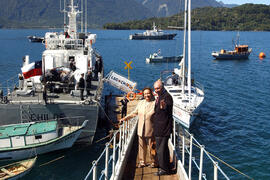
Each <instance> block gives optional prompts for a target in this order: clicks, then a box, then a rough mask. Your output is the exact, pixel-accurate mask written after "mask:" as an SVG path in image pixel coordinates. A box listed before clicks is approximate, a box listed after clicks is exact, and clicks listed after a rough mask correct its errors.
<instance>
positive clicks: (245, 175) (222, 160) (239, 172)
mask: <svg viewBox="0 0 270 180" xmlns="http://www.w3.org/2000/svg"><path fill="white" fill-rule="evenodd" d="M180 137H183V136H182V135H180ZM192 144H193V145H194V146H195V147H197V148H199V149H200V146H198V145H197V144H195V143H192ZM204 150H205V149H204ZM205 152H207V153H208V154H209V155H210V156H212V157H214V158H216V159H217V160H219V161H220V162H221V163H223V164H225V165H226V166H228V167H229V168H231V169H233V170H234V171H236V172H238V173H239V174H241V175H243V176H245V177H246V178H248V179H251V180H254V179H253V178H252V177H250V176H248V175H246V174H245V173H243V172H241V171H240V170H238V169H236V168H235V167H233V166H231V165H230V164H228V163H226V162H225V161H223V160H222V159H220V158H218V157H217V156H215V155H214V154H212V153H210V152H209V151H206V150H205Z"/></svg>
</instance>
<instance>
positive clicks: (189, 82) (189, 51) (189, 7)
mask: <svg viewBox="0 0 270 180" xmlns="http://www.w3.org/2000/svg"><path fill="white" fill-rule="evenodd" d="M188 96H189V103H190V98H191V0H189V2H188Z"/></svg>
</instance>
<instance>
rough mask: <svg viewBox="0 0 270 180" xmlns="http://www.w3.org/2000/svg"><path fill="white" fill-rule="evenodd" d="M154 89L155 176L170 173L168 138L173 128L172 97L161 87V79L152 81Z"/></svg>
mask: <svg viewBox="0 0 270 180" xmlns="http://www.w3.org/2000/svg"><path fill="white" fill-rule="evenodd" d="M154 89H155V92H156V93H157V95H158V96H157V99H156V103H155V113H154V115H153V119H154V136H155V140H156V151H157V160H158V165H159V167H160V169H159V171H158V172H157V173H155V175H157V176H161V175H168V174H171V164H170V154H169V147H168V140H169V137H170V134H171V133H172V128H173V116H172V109H173V99H172V97H171V95H170V94H169V93H168V92H167V91H166V90H165V88H164V87H163V83H162V82H161V80H157V81H156V82H155V83H154Z"/></svg>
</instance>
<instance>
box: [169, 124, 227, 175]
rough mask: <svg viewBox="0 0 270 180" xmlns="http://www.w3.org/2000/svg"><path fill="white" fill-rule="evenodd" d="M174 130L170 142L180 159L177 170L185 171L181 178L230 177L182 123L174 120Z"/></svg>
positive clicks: (177, 157)
mask: <svg viewBox="0 0 270 180" xmlns="http://www.w3.org/2000/svg"><path fill="white" fill-rule="evenodd" d="M173 132H174V133H172V136H171V138H170V143H169V144H171V146H172V147H173V151H174V152H175V155H176V159H177V160H178V162H177V165H178V169H177V170H178V172H179V171H182V172H183V173H182V176H181V178H180V179H189V180H190V179H197V178H198V179H199V180H201V179H205V180H206V179H214V180H217V179H218V177H219V176H221V179H227V180H228V179H230V178H229V177H228V176H227V175H226V174H225V172H224V171H223V170H222V169H221V167H220V165H219V164H218V162H217V161H215V160H214V158H213V156H212V154H211V153H209V152H208V151H206V150H205V146H204V145H201V144H200V143H199V142H198V141H197V140H196V139H195V137H194V136H193V134H190V133H189V132H188V130H187V129H185V128H184V127H183V126H182V125H181V124H180V123H178V122H176V121H174V128H173ZM193 166H194V167H193ZM194 171H195V172H194ZM178 174H179V173H178ZM196 176H197V177H196ZM207 176H209V177H207Z"/></svg>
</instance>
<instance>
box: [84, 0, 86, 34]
mask: <svg viewBox="0 0 270 180" xmlns="http://www.w3.org/2000/svg"><path fill="white" fill-rule="evenodd" d="M84 9H85V16H84V19H85V24H84V28H85V30H84V31H85V33H87V0H85V6H84Z"/></svg>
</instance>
